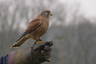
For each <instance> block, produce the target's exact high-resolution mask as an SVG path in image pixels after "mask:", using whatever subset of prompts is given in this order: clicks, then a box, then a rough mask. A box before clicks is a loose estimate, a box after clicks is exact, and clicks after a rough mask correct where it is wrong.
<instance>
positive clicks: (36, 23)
mask: <svg viewBox="0 0 96 64" xmlns="http://www.w3.org/2000/svg"><path fill="white" fill-rule="evenodd" d="M50 16H52V14H51V11H49V10H45V11H42V12H41V13H40V14H39V15H38V16H37V18H35V19H34V20H32V21H31V22H30V23H29V24H28V26H27V29H26V30H25V32H24V33H23V34H22V36H21V37H20V38H19V39H18V40H17V41H16V43H15V44H13V45H12V46H11V47H19V46H20V45H22V44H23V43H24V42H25V41H26V40H28V39H30V38H32V39H33V40H36V41H40V40H41V39H40V37H41V36H42V35H44V34H45V33H46V32H47V30H48V26H49V18H50Z"/></svg>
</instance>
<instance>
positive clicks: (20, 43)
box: [10, 33, 28, 48]
mask: <svg viewBox="0 0 96 64" xmlns="http://www.w3.org/2000/svg"><path fill="white" fill-rule="evenodd" d="M26 36H27V35H26V34H25V33H24V34H23V35H22V36H21V37H20V38H19V39H18V40H17V41H16V42H15V43H14V44H13V45H12V46H10V47H11V48H13V47H19V46H21V45H22V44H23V43H24V42H25V41H26V40H27V39H28V37H26Z"/></svg>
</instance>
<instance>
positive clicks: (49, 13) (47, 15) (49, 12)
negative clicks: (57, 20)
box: [40, 10, 52, 17]
mask: <svg viewBox="0 0 96 64" xmlns="http://www.w3.org/2000/svg"><path fill="white" fill-rule="evenodd" d="M40 15H41V16H44V17H50V16H52V13H51V11H50V10H45V11H42V12H41V14H40Z"/></svg>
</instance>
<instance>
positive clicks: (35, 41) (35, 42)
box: [32, 39, 42, 48]
mask: <svg viewBox="0 0 96 64" xmlns="http://www.w3.org/2000/svg"><path fill="white" fill-rule="evenodd" d="M38 41H42V40H41V39H38V40H36V41H35V42H34V43H33V46H32V48H34V46H35V45H36V44H37V43H38Z"/></svg>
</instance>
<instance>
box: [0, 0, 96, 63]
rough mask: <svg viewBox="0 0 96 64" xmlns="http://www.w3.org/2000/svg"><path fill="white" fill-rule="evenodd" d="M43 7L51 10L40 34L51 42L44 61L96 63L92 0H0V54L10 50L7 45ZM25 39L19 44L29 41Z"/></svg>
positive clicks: (95, 20)
mask: <svg viewBox="0 0 96 64" xmlns="http://www.w3.org/2000/svg"><path fill="white" fill-rule="evenodd" d="M46 9H49V10H51V11H52V13H53V16H52V17H51V18H50V27H49V30H48V32H47V33H46V34H45V35H44V36H43V37H42V38H43V40H45V41H50V40H52V41H53V42H54V46H53V50H52V61H51V62H50V63H48V64H96V55H95V54H96V1H95V0H0V56H2V55H5V54H7V53H8V52H10V51H12V50H14V49H10V48H9V45H11V44H13V43H14V42H15V41H16V40H17V39H18V37H20V35H21V34H22V33H23V31H24V30H25V29H26V25H27V24H28V22H29V21H30V20H32V19H34V18H35V17H36V16H37V15H38V14H39V13H40V12H41V11H43V10H46ZM27 42H28V43H24V44H23V45H22V46H21V48H23V47H29V46H31V45H32V40H28V41H27ZM46 64H47V63H46Z"/></svg>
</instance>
